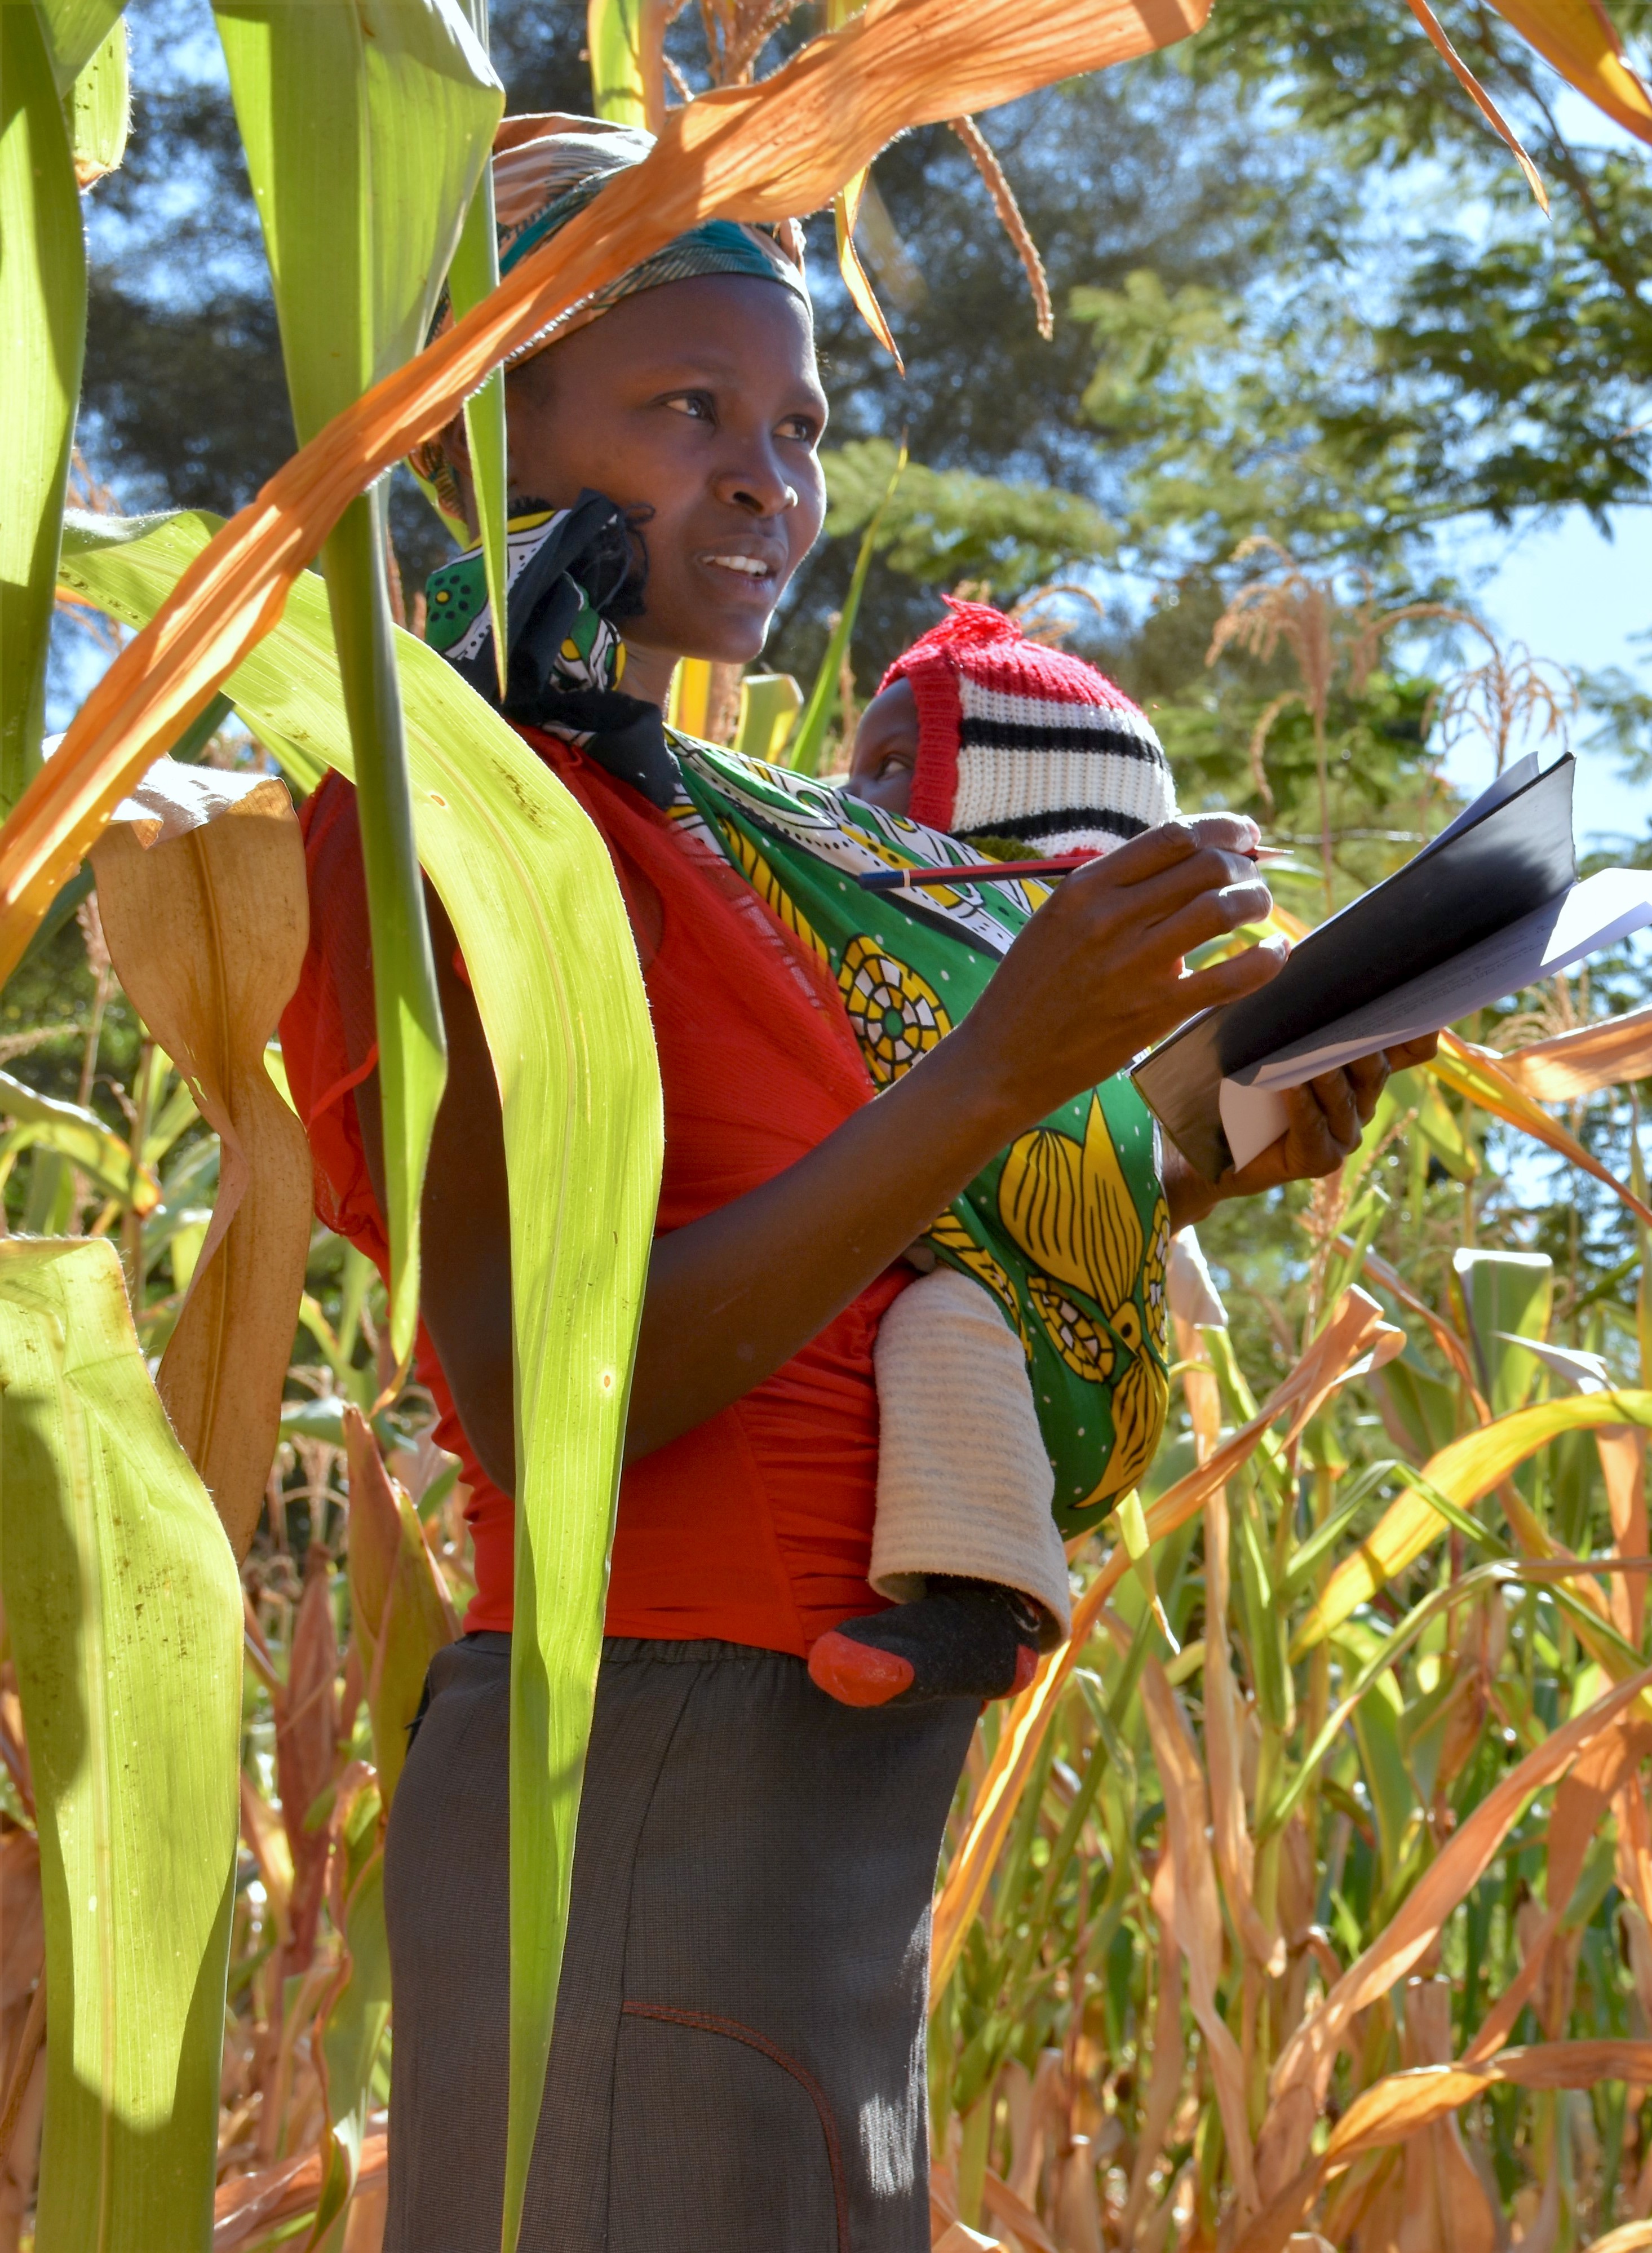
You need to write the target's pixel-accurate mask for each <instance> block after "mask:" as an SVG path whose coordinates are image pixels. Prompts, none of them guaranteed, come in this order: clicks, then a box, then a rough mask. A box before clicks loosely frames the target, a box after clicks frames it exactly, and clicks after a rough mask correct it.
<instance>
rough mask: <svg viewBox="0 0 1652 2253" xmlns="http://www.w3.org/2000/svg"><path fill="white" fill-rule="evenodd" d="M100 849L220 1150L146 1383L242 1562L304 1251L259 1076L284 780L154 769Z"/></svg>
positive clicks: (162, 1020)
mask: <svg viewBox="0 0 1652 2253" xmlns="http://www.w3.org/2000/svg"><path fill="white" fill-rule="evenodd" d="M122 813H123V817H124V818H122V819H120V820H116V821H115V822H114V823H113V824H112V825H111V827H109V829H108V831H107V832H106V834H105V835H104V836H103V838H102V839H101V841H100V843H99V845H98V847H97V848H96V850H95V852H94V854H93V867H94V870H95V872H96V875H97V885H98V903H99V906H100V909H101V913H102V917H103V930H104V935H105V937H106V938H107V939H108V945H109V953H110V959H111V960H112V961H113V963H114V966H115V973H116V974H117V976H118V977H119V979H120V980H121V983H122V986H123V987H124V988H125V989H126V992H127V994H129V996H130V998H131V1001H132V1005H133V1007H134V1008H136V1010H137V1012H138V1014H139V1015H140V1016H141V1017H142V1018H143V1022H144V1023H145V1024H146V1025H148V1027H149V1028H150V1031H151V1032H152V1033H153V1034H154V1036H155V1037H156V1039H157V1041H158V1042H159V1043H160V1044H161V1046H162V1047H163V1048H164V1050H166V1052H167V1054H168V1055H169V1056H170V1057H171V1059H172V1061H173V1063H174V1064H176V1065H177V1066H178V1071H180V1072H181V1073H182V1074H183V1075H184V1077H185V1079H187V1080H188V1082H189V1083H190V1087H191V1092H192V1094H193V1095H194V1098H195V1101H196V1105H197V1106H198V1108H199V1111H200V1113H201V1116H202V1117H203V1118H204V1119H205V1120H206V1122H207V1124H208V1125H209V1126H211V1127H212V1128H213V1131H214V1132H215V1133H217V1134H218V1136H219V1138H220V1145H221V1149H222V1155H221V1158H220V1168H219V1186H218V1200H217V1203H216V1205H215V1206H214V1208H213V1224H212V1227H211V1229H210V1230H209V1231H208V1233H207V1237H206V1243H205V1245H203V1247H202V1250H201V1254H200V1257H199V1259H198V1260H197V1262H196V1264H195V1273H194V1275H193V1276H192V1279H191V1282H190V1288H189V1295H188V1297H187V1298H186V1299H185V1302H184V1310H183V1312H182V1314H181V1315H179V1316H178V1327H177V1329H175V1330H174V1331H173V1333H172V1336H171V1343H169V1345H168V1346H167V1349H166V1352H165V1355H164V1357H163V1359H162V1362H161V1366H160V1371H159V1373H158V1376H157V1380H156V1381H157V1385H158V1386H159V1389H160V1394H161V1398H162V1399H163V1400H164V1402H165V1404H166V1410H167V1413H168V1414H169V1415H170V1416H171V1419H172V1425H173V1428H174V1429H175V1430H176V1432H177V1433H178V1437H179V1439H180V1440H182V1441H183V1443H184V1447H185V1451H186V1453H187V1454H188V1455H189V1458H190V1461H192V1463H193V1464H194V1466H195V1468H196V1469H197V1470H198V1471H199V1473H200V1475H201V1478H202V1481H203V1482H204V1483H205V1485H206V1488H207V1489H208V1491H209V1492H210V1493H211V1495H212V1497H213V1502H214V1503H215V1504H216V1506H217V1510H218V1514H219V1516H220V1518H221V1519H222V1520H223V1524H224V1529H225V1531H227V1534H228V1535H229V1538H230V1543H231V1545H232V1546H233V1548H234V1552H235V1554H236V1556H237V1557H238V1558H239V1557H244V1556H245V1555H246V1553H247V1547H248V1545H249V1544H250V1543H251V1540H252V1538H253V1534H254V1530H255V1529H256V1527H257V1524H258V1516H259V1511H260V1510H261V1508H262V1506H263V1498H264V1486H265V1482H266V1480H267V1479H268V1475H269V1466H270V1460H271V1458H272V1456H273V1455H274V1454H275V1440H276V1434H277V1430H278V1427H279V1425H280V1421H281V1396H282V1385H283V1384H284V1382H285V1380H286V1374H287V1364H288V1363H289V1360H290V1359H291V1356H292V1342H293V1332H294V1329H295V1328H296V1323H297V1319H298V1301H299V1296H300V1294H301V1293H302V1291H303V1279H304V1262H305V1259H306V1257H307V1255H308V1252H309V1248H310V1150H309V1145H308V1144H307V1143H306V1141H305V1140H304V1133H303V1127H301V1126H300V1125H299V1124H298V1121H297V1120H296V1119H295V1118H294V1116H293V1114H292V1113H291V1112H290V1111H289V1109H288V1107H287V1106H286V1105H285V1104H284V1103H283V1102H282V1099H281V1097H280V1096H279V1095H278V1094H277V1093H276V1092H275V1086H274V1085H273V1084H272V1082H271V1080H270V1078H269V1074H268V1071H266V1070H265V1067H264V1043H266V1042H267V1041H268V1038H269V1036H270V1035H271V1034H272V1033H273V1032H274V1030H275V1022H276V1020H277V1018H278V1017H279V1016H280V1015H281V1012H282V1008H284V1007H285V1005H286V1002H287V1001H288V999H289V996H290V995H291V994H292V990H293V988H294V987H295V986H296V984H297V982H298V972H299V968H300V966H301V965H302V963H303V953H304V945H305V941H306V938H307V936H308V931H309V902H308V896H307V894H306V891H305V887H304V854H303V844H302V842H301V841H300V838H299V834H298V823H297V820H296V816H295V815H294V813H293V809H292V801H291V800H290V799H289V797H288V795H287V792H286V788H285V785H283V784H282V783H280V782H277V781H275V780H274V779H264V780H261V781H259V782H257V783H255V784H254V785H252V787H250V788H248V787H247V779H246V778H244V777H232V776H227V775H220V774H217V773H215V772H213V771H212V770H210V769H205V768H202V769H196V768H188V767H178V766H176V765H174V764H173V763H172V762H171V760H167V761H164V762H162V763H161V764H159V765H158V766H157V770H156V771H155V772H154V773H153V774H152V775H151V776H150V778H149V780H148V781H146V782H145V784H144V785H143V787H142V790H141V792H140V793H139V796H138V797H137V798H136V799H132V800H129V801H128V803H127V806H125V807H124V808H123V809H122Z"/></svg>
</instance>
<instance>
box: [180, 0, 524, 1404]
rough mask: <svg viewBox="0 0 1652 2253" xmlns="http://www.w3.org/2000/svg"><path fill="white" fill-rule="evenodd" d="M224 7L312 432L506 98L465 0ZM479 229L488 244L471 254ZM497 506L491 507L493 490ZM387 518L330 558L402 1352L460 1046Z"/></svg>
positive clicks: (420, 298) (369, 514)
mask: <svg viewBox="0 0 1652 2253" xmlns="http://www.w3.org/2000/svg"><path fill="white" fill-rule="evenodd" d="M217 14H218V23H219V30H220V36H221V38H222V39H223V45H224V59H225V61H226V63H227V66H228V70H229V81H230V90H231V93H232V94H233V95H234V101H235V115H236V122H237V123H238V124H239V125H240V134H241V141H242V144H243V147H244V149H245V151H246V156H247V171H248V172H249V173H250V175H251V178H252V185H253V193H254V199H256V202H257V205H258V212H259V218H260V220H261V225H262V227H263V231H264V241H265V246H266V248H267V250H268V255H269V270H270V278H271V281H272V282H273V284H274V288H275V310H276V312H277V314H278V316H279V317H280V322H281V337H282V356H283V359H284V360H285V363H286V369H287V388H288V392H289V395H290V397H291V400H292V408H293V421H294V423H295V425H296V429H297V432H298V436H299V438H300V440H301V442H302V441H305V440H308V439H310V438H313V437H314V436H315V435H316V433H317V431H318V430H319V429H322V428H323V427H324V424H325V423H326V422H327V420H328V418H329V417H330V416H331V415H337V414H338V412H339V411H340V410H341V409H343V408H348V407H349V406H350V405H351V404H352V402H353V401H356V400H357V399H359V397H360V395H361V394H362V393H363V392H364V391H366V389H367V388H368V387H369V386H371V385H372V384H373V383H374V382H376V381H377V380H379V379H380V377H382V376H384V375H387V373H389V372H390V371H391V370H392V369H394V368H396V367H398V366H401V363H402V362H403V361H405V360H406V359H408V358H409V357H410V355H411V354H413V353H414V352H416V351H417V350H418V348H419V346H420V345H421V344H422V342H423V339H424V334H425V331H426V329H427V327H428V326H429V321H430V317H431V315H432V313H433V312H434V311H435V309H436V296H437V293H438V291H439V289H440V288H441V285H442V281H443V276H444V275H445V274H446V272H447V270H448V268H449V265H450V262H451V261H452V258H453V254H454V251H455V249H456V248H457V245H458V243H459V240H460V230H461V227H462V225H463V223H464V215H465V213H466V210H467V208H469V207H471V206H472V205H473V203H474V199H475V190H476V187H477V182H478V180H479V179H480V178H481V176H482V174H483V172H484V170H485V169H486V163H487V157H488V154H489V151H490V150H491V146H492V138H493V129H494V127H495V125H496V124H497V123H498V118H499V115H500V112H501V111H502V110H503V108H504V106H505V95H504V90H503V88H502V87H500V85H499V83H498V80H497V78H495V76H494V74H493V73H492V70H491V67H490V66H489V64H488V61H487V57H486V55H485V53H484V51H483V49H482V48H481V47H480V46H479V45H477V40H476V38H475V35H474V33H473V32H472V31H471V24H470V20H469V18H468V17H467V16H466V15H465V14H464V11H463V10H461V9H460V8H459V7H458V6H457V4H455V0H359V4H356V5H354V6H351V7H326V8H294V7H292V6H290V5H289V4H287V0H220V5H219V7H218V10H217ZM488 200H491V199H488ZM478 209H479V207H478ZM483 227H486V232H487V237H488V241H487V243H486V244H481V245H480V248H479V250H478V249H477V248H476V246H477V245H478V244H479V241H480V234H481V230H482V228H483ZM491 232H492V231H491V214H490V213H487V212H486V211H485V210H480V209H479V216H478V219H477V221H476V222H475V224H474V225H473V227H472V230H471V245H472V248H473V255H471V257H470V259H468V260H467V262H465V269H464V270H465V274H466V277H467V279H468V280H469V281H470V282H471V283H472V284H473V285H483V284H484V283H485V282H486V279H487V274H488V265H487V251H488V248H489V247H490V246H491ZM478 255H479V257H480V259H481V265H480V269H479V270H478V269H477V257H478ZM479 419H482V420H484V421H485V414H484V410H479ZM494 420H495V421H497V416H496V417H495V418H494ZM487 428H488V429H489V430H490V432H491V429H492V424H491V422H490V423H488V424H487ZM488 460H489V465H490V469H491V471H498V470H500V469H501V468H502V464H501V463H499V462H498V461H496V460H495V459H494V457H493V455H492V454H491V453H490V455H489V457H488ZM495 482H497V479H496V480H495ZM490 495H491V499H493V500H494V501H496V502H497V501H498V494H497V493H496V492H493V489H492V485H490ZM387 523H388V520H387V513H386V508H385V504H384V496H383V494H382V492H380V493H375V494H373V495H371V496H364V497H362V498H359V499H355V500H353V501H352V503H351V504H350V506H349V507H348V508H347V509H346V510H345V513H344V514H343V516H342V518H341V519H340V520H339V521H338V524H337V525H336V526H335V527H331V528H330V533H329V538H328V541H327V547H326V554H325V564H326V577H327V590H328V596H329V599H330V601H331V606H332V617H333V630H334V634H335V636H336V638H337V643H338V653H339V665H340V669H341V671H342V673H343V676H344V684H345V703H346V707H347V709H348V711H349V715H350V730H351V741H352V746H353V750H354V761H355V770H356V775H357V788H358V792H359V799H360V807H361V844H362V860H363V863H364V866H365V868H366V879H367V913H368V922H369V925H370V928H371V931H372V937H373V1001H374V1008H375V1014H376V1018H377V1028H378V1036H379V1086H380V1100H381V1105H382V1109H383V1124H384V1152H385V1174H386V1204H387V1210H386V1222H387V1231H388V1234H389V1238H390V1264H391V1277H392V1292H391V1343H392V1345H393V1347H394V1351H395V1353H396V1356H397V1357H398V1359H405V1357H407V1355H408V1353H409V1352H410V1351H411V1350H412V1345H413V1336H414V1329H415V1324H416V1322H417V1319H418V1274H419V1204H420V1196H421V1191H422V1186H423V1181H424V1168H425V1161H426V1159H427V1157H428V1155H429V1147H430V1134H431V1131H432V1128H433V1126H434V1124H435V1120H436V1108H437V1106H438V1105H439V1104H440V1102H441V1099H442V1088H443V1081H444V1079H445V1077H446V1071H447V1050H446V1043H445V1042H444V1039H443V1030H442V1010H441V1005H440V1003H439V1001H437V998H436V966H435V961H434V959H433V958H432V955H431V952H430V938H429V931H428V930H427V929H426V927H425V917H424V894H423V889H422V886H421V883H420V881H419V868H418V857H417V854H416V853H415V847H414V840H413V813H412V806H411V803H410V799H409V794H408V771H407V752H406V748H405V745H404V743H403V740H402V718H401V696H400V688H399V683H398V679H397V673H396V667H395V662H394V656H393V654H392V648H391V640H390V636H391V631H392V629H391V623H390V596H389V584H388V579H387V572H386V563H385V552H384V551H385V542H386V541H387V537H388V530H387Z"/></svg>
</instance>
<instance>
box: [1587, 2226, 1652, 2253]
mask: <svg viewBox="0 0 1652 2253" xmlns="http://www.w3.org/2000/svg"><path fill="white" fill-rule="evenodd" d="M1649 2247H1652V2222H1625V2223H1624V2224H1623V2226H1622V2227H1621V2229H1608V2230H1607V2234H1606V2236H1604V2237H1597V2238H1595V2239H1594V2240H1593V2242H1592V2243H1590V2244H1588V2245H1586V2247H1585V2248H1584V2253H1648V2248H1649Z"/></svg>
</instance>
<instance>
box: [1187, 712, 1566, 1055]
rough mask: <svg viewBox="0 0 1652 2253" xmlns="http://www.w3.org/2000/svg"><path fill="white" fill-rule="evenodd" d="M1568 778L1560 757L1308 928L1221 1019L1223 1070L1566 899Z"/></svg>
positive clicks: (1361, 1005)
mask: <svg viewBox="0 0 1652 2253" xmlns="http://www.w3.org/2000/svg"><path fill="white" fill-rule="evenodd" d="M1576 771H1577V761H1576V760H1575V759H1574V758H1572V757H1571V755H1570V754H1568V755H1567V756H1566V757H1565V758H1563V759H1561V760H1559V761H1558V764H1556V765H1554V766H1551V768H1550V769H1549V771H1548V772H1547V773H1546V774H1540V775H1538V776H1537V778H1535V779H1534V780H1533V781H1531V782H1529V783H1527V784H1526V785H1525V786H1524V788H1523V789H1521V790H1517V791H1516V792H1514V793H1513V794H1512V795H1511V796H1510V797H1509V798H1506V799H1503V801H1502V804H1501V805H1499V806H1493V807H1492V808H1491V809H1490V810H1489V811H1488V813H1484V814H1482V815H1481V817H1480V819H1479V820H1477V821H1474V822H1472V823H1470V824H1468V825H1467V827H1463V828H1461V829H1459V830H1458V831H1457V832H1456V833H1455V834H1454V835H1452V836H1449V837H1444V838H1440V839H1438V840H1437V841H1435V843H1434V844H1433V846H1432V847H1425V848H1424V850H1423V851H1422V852H1420V853H1418V854H1417V855H1416V857H1415V858H1414V859H1412V860H1411V861H1407V862H1406V863H1405V867H1404V868H1400V869H1398V870H1396V872H1395V873H1394V875H1391V876H1390V877H1389V878H1388V879H1387V880H1386V881H1385V882H1383V883H1380V884H1378V885H1377V886H1376V887H1375V888H1374V889H1372V890H1370V891H1369V892H1367V893H1366V894H1365V896H1364V897H1363V899H1358V900H1356V901H1355V902H1354V903H1353V904H1352V906H1350V907H1346V908H1344V909H1343V910H1342V913H1341V914H1340V915H1336V916H1333V917H1332V918H1331V920H1330V921H1329V922H1328V923H1325V924H1321V925H1320V927H1319V929H1318V930H1317V931H1311V932H1310V933H1309V935H1308V936H1307V938H1305V939H1304V940H1303V941H1302V942H1301V944H1300V945H1299V946H1297V947H1296V948H1294V949H1293V952H1292V953H1291V956H1290V958H1289V959H1288V960H1287V961H1286V965H1285V967H1284V968H1283V969H1282V970H1281V971H1280V973H1279V976H1278V977H1277V978H1275V979H1272V980H1271V981H1270V982H1269V983H1268V984H1267V985H1265V987H1263V988H1262V990H1261V991H1260V993H1258V994H1250V995H1248V996H1247V997H1246V998H1245V1000H1244V1001H1235V1002H1233V1003H1231V1004H1230V1006H1229V1008H1227V1009H1226V1010H1225V1011H1224V1012H1223V1020H1222V1030H1221V1036H1220V1040H1219V1043H1218V1047H1219V1050H1220V1054H1221V1058H1222V1070H1223V1073H1224V1074H1225V1075H1227V1076H1228V1077H1229V1078H1231V1077H1232V1075H1233V1074H1234V1073H1235V1072H1239V1071H1244V1069H1245V1067H1246V1065H1247V1064H1260V1063H1261V1062H1262V1061H1263V1059H1264V1058H1265V1057H1270V1056H1272V1055H1273V1054H1274V1052H1275V1051H1276V1050H1279V1049H1283V1048H1288V1047H1289V1046H1290V1044H1291V1043H1292V1042H1293V1041H1300V1040H1301V1039H1303V1038H1305V1037H1306V1036H1307V1035H1308V1034H1310V1033H1314V1032H1317V1031H1319V1030H1320V1029H1321V1027H1322V1026H1325V1025H1328V1024H1332V1023H1334V1022H1335V1020H1336V1019H1337V1018H1339V1017H1345V1016H1348V1015H1349V1014H1350V1013H1351V1012H1352V1011H1353V1010H1355V1009H1359V1008H1364V1007H1365V1005H1366V1004H1367V1003H1368V1002H1370V1001H1381V1000H1382V998H1383V996H1384V994H1391V993H1392V992H1393V991H1394V990H1395V988H1396V987H1400V986H1404V985H1405V983H1406V982H1407V980H1410V979H1412V978H1420V977H1421V976H1422V975H1423V973H1425V971H1429V970H1437V969H1438V968H1439V966H1440V964H1441V963H1443V962H1449V961H1451V960H1452V959H1453V957H1455V956H1456V955H1459V954H1461V953H1464V952H1466V951H1467V949H1468V948H1469V947H1471V946H1474V945H1478V944H1479V942H1480V941H1481V939H1482V938H1490V937H1491V935H1492V933H1493V932H1494V931H1501V930H1502V929H1503V927H1504V926H1505V924H1511V923H1514V922H1516V921H1517V920H1518V918H1519V917H1522V916H1524V915H1530V913H1531V912H1532V910H1533V909H1535V908H1540V907H1542V906H1543V905H1544V903H1545V901H1548V900H1551V899H1553V898H1555V897H1556V896H1557V895H1558V894H1559V893H1561V892H1564V891H1566V890H1568V889H1570V888H1571V886H1572V885H1573V884H1574V883H1576V882H1577V880H1578V860H1577V854H1576V851H1575V849H1574V847H1573V845H1572V779H1573V777H1574V775H1575V774H1576Z"/></svg>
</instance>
